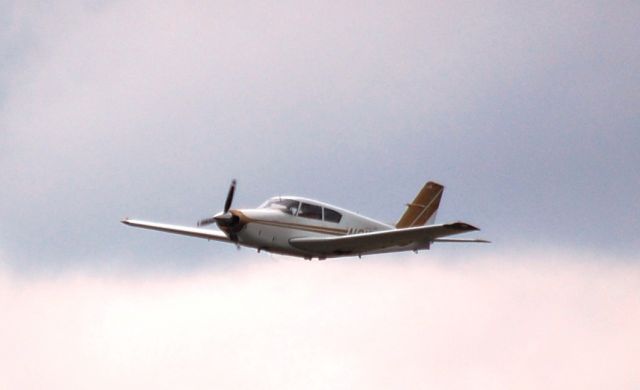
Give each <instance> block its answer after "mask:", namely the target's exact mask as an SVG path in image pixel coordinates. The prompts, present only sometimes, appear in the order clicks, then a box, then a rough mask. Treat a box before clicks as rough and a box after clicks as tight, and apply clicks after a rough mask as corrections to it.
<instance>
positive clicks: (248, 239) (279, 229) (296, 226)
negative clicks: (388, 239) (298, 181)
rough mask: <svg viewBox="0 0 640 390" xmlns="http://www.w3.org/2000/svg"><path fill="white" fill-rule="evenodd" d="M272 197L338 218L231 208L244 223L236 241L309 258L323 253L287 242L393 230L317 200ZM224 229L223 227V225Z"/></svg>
mask: <svg viewBox="0 0 640 390" xmlns="http://www.w3.org/2000/svg"><path fill="white" fill-rule="evenodd" d="M273 199H287V200H293V201H298V202H300V204H309V205H313V206H318V207H322V208H323V210H327V209H329V210H333V211H336V212H338V213H339V214H340V215H341V218H340V221H339V222H330V221H327V220H324V219H318V218H306V217H304V216H300V215H293V214H288V213H285V212H283V211H282V210H278V209H273V208H264V207H261V208H256V209H232V210H230V212H231V213H232V214H234V215H236V216H238V217H239V218H240V221H241V222H242V224H243V226H242V229H241V230H240V231H238V232H237V233H235V234H236V236H237V239H238V244H240V245H243V246H248V247H251V248H256V249H258V250H264V251H267V252H273V253H280V254H285V255H291V256H298V257H305V258H312V257H325V256H322V255H320V256H319V255H318V254H314V253H309V252H306V251H303V250H300V249H296V248H295V247H293V246H292V245H291V244H290V240H291V239H294V238H308V237H339V236H345V235H349V234H360V233H368V232H376V231H382V230H392V229H393V226H392V225H389V224H385V223H382V222H379V221H376V220H374V219H371V218H368V217H365V216H363V215H359V214H357V213H354V212H352V211H349V210H345V209H342V208H339V207H336V206H333V205H330V204H327V203H323V202H319V201H317V200H313V199H308V198H302V197H298V196H282V197H278V198H273ZM223 230H224V229H223Z"/></svg>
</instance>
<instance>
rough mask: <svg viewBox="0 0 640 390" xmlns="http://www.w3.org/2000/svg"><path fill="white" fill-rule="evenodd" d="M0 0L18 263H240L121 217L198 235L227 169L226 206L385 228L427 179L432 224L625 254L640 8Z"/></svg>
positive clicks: (2, 197)
mask: <svg viewBox="0 0 640 390" xmlns="http://www.w3.org/2000/svg"><path fill="white" fill-rule="evenodd" d="M1 7H2V9H0V15H2V16H0V18H2V20H1V23H0V26H1V27H0V29H1V30H0V53H2V55H1V56H0V57H1V58H2V61H1V62H0V91H1V93H0V166H1V167H2V169H0V182H1V183H2V187H3V188H2V191H1V192H0V248H2V251H3V252H4V259H5V260H4V261H5V262H7V263H9V264H10V265H11V267H18V268H25V267H26V269H28V270H39V269H43V268H45V269H52V270H57V269H66V268H67V267H74V266H77V265H80V264H81V265H82V266H89V267H91V266H92V265H91V263H92V262H96V261H99V262H102V263H105V262H106V263H112V262H114V261H115V260H113V259H114V258H119V259H124V261H125V262H131V261H132V262H134V263H137V264H141V265H144V264H147V262H148V263H149V265H150V264H151V263H156V262H158V260H157V259H158V258H167V259H173V258H175V256H177V255H179V256H181V259H182V260H180V262H179V263H180V264H191V265H193V264H197V263H198V262H200V261H202V260H201V259H205V258H206V259H207V261H211V259H212V258H213V259H216V258H218V257H219V256H223V257H227V256H233V255H234V254H235V249H234V248H229V247H226V246H223V245H220V244H211V243H207V242H202V241H200V240H194V239H188V238H181V237H171V236H167V235H164V236H163V235H160V234H159V233H154V232H144V231H137V230H133V229H128V228H126V227H124V226H122V225H121V224H119V223H118V221H119V219H120V218H121V217H124V216H131V217H137V218H143V219H150V220H158V221H165V222H174V223H186V224H193V223H194V222H195V221H196V220H197V219H199V218H201V217H203V216H207V215H210V214H211V213H213V212H215V211H218V210H219V209H220V208H221V207H222V204H223V202H224V197H225V195H226V191H227V187H228V184H229V181H230V180H231V178H237V179H238V181H239V187H238V191H237V196H236V201H235V204H234V206H238V207H242V206H245V207H250V206H254V205H257V204H259V203H260V202H261V201H262V200H264V199H265V198H267V197H269V196H272V195H276V194H284V193H290V194H297V195H304V196H310V197H314V198H317V199H321V200H324V201H327V202H330V203H334V204H336V205H339V206H342V207H345V208H349V209H354V210H356V211H359V212H361V213H364V214H366V215H369V216H371V217H374V218H378V219H381V220H383V221H394V220H396V219H397V218H398V216H399V215H400V213H401V212H402V211H403V204H404V203H405V202H407V201H409V200H411V199H412V197H413V196H414V195H415V193H416V192H417V190H418V189H419V188H420V186H421V185H422V184H423V183H424V182H425V181H427V180H430V179H434V180H437V181H440V182H442V183H443V184H445V185H446V186H447V190H446V192H445V198H444V201H443V204H442V206H441V207H442V208H441V211H440V213H439V219H440V220H441V221H450V220H458V219H460V220H464V221H468V222H471V223H474V224H476V225H478V226H480V227H481V228H482V229H483V232H482V234H481V235H482V236H483V237H486V238H490V239H493V240H494V241H495V244H494V245H495V247H503V248H504V247H507V248H521V247H532V248H540V247H560V248H577V249H580V250H597V251H601V252H607V253H613V254H620V255H630V254H633V253H636V252H637V250H638V249H640V239H638V235H637V231H638V228H640V226H639V223H638V220H639V218H640V213H639V211H638V210H639V209H638V207H637V200H638V199H640V180H639V179H640V178H639V176H638V173H637V167H638V166H640V157H639V154H638V152H637V151H638V147H639V146H640V117H639V116H638V112H640V111H639V108H640V107H639V106H638V105H639V103H638V102H640V76H639V73H638V69H640V41H639V40H638V39H637V37H638V36H640V27H639V25H638V23H637V21H638V20H639V19H640V5H638V3H637V2H623V1H620V2H609V3H607V4H606V5H602V4H601V3H599V2H583V1H576V2H561V3H558V2H544V3H539V4H536V5H535V6H533V5H526V4H514V3H511V2H490V3H487V2H483V3H482V4H478V5H473V4H471V5H470V4H467V3H466V2H464V3H463V2H446V3H431V2H412V1H407V2H379V3H375V4H371V3H369V2H347V3H344V2H343V3H340V4H326V3H325V2H307V3H298V2H277V3H275V4H266V3H261V2H255V3H252V2H247V3H243V4H238V3H237V2H189V3H187V4H184V2H170V3H168V4H164V5H162V6H160V5H158V4H156V3H154V2H145V1H134V2H118V1H114V2H73V1H71V2H65V3H64V4H55V5H54V4H50V3H46V2H33V3H30V4H26V5H25V4H24V3H22V2H16V3H12V2H5V3H3V5H2V6H1ZM437 250H438V251H444V252H445V253H449V252H451V253H459V252H460V251H464V252H465V253H476V252H477V251H486V250H487V248H486V247H483V248H478V247H469V246H467V247H465V248H464V249H461V248H455V249H454V248H447V247H442V246H441V247H438V248H437ZM44 259H47V260H46V261H44ZM88 259H92V260H88ZM96 259H100V260H96ZM151 259H153V260H151ZM166 261H167V262H172V261H174V260H166ZM87 262H89V264H87ZM160 263H162V262H160Z"/></svg>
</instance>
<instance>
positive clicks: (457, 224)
mask: <svg viewBox="0 0 640 390" xmlns="http://www.w3.org/2000/svg"><path fill="white" fill-rule="evenodd" d="M449 227H450V228H452V229H455V230H464V231H469V232H471V231H474V230H480V228H477V227H475V226H473V225H471V224H468V223H466V222H454V223H452V224H449Z"/></svg>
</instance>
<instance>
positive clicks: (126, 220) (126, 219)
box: [120, 217, 131, 225]
mask: <svg viewBox="0 0 640 390" xmlns="http://www.w3.org/2000/svg"><path fill="white" fill-rule="evenodd" d="M120 222H122V223H124V224H125V225H130V224H131V223H130V222H129V217H124V218H122V219H121V220H120Z"/></svg>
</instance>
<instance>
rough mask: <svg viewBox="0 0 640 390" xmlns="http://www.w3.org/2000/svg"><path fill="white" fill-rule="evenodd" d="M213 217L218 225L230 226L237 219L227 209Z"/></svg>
mask: <svg viewBox="0 0 640 390" xmlns="http://www.w3.org/2000/svg"><path fill="white" fill-rule="evenodd" d="M213 219H215V221H216V223H217V224H218V226H231V225H233V223H234V222H236V221H237V217H236V216H235V215H233V214H232V213H231V212H229V211H227V212H226V213H218V214H216V215H215V216H214V217H213Z"/></svg>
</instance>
